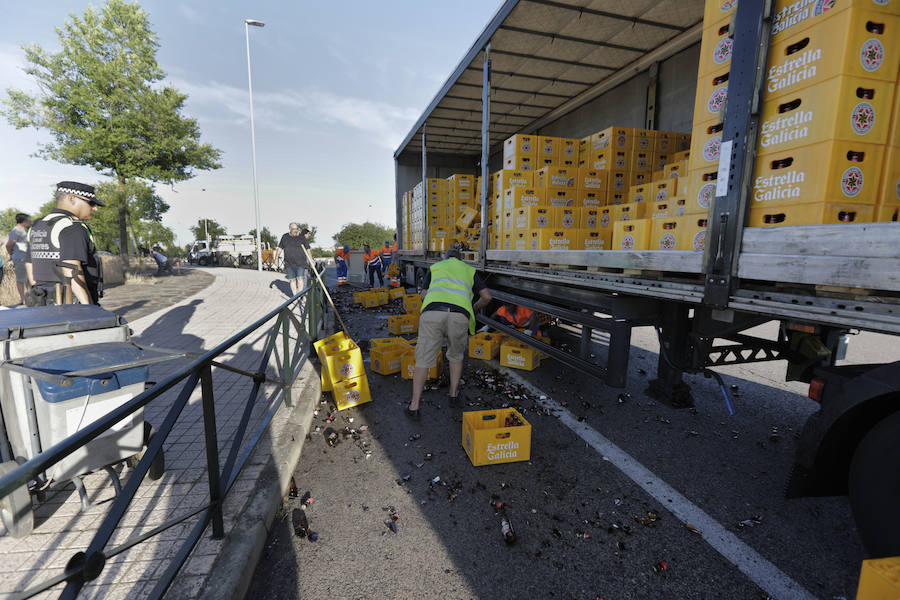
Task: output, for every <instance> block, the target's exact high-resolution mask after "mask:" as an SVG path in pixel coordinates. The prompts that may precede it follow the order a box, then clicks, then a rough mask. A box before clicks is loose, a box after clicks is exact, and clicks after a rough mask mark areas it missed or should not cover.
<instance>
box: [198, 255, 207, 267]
mask: <svg viewBox="0 0 900 600" xmlns="http://www.w3.org/2000/svg"><path fill="white" fill-rule="evenodd" d="M197 264H198V265H200V266H201V267H205V266H206V265H208V264H209V257H208V256H201V257H200V258H198V259H197Z"/></svg>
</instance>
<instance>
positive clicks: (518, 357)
mask: <svg viewBox="0 0 900 600" xmlns="http://www.w3.org/2000/svg"><path fill="white" fill-rule="evenodd" d="M500 364H501V365H503V366H504V367H511V368H513V369H522V370H523V371H534V370H535V369H536V368H537V367H539V366H540V364H541V353H540V352H538V351H537V350H535V349H534V348H532V347H531V346H529V345H527V344H523V343H521V342H517V341H515V340H506V341H504V342H503V344H502V345H501V346H500Z"/></svg>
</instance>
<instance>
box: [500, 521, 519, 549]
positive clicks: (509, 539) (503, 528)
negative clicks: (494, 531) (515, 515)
mask: <svg viewBox="0 0 900 600" xmlns="http://www.w3.org/2000/svg"><path fill="white" fill-rule="evenodd" d="M500 533H502V534H503V539H504V540H506V543H507V544H509V545H512V544H515V543H516V534H515V532H514V531H513V530H512V525H511V524H510V523H509V519H508V518H506V517H503V519H502V520H501V521H500Z"/></svg>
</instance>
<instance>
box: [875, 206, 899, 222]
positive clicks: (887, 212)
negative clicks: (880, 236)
mask: <svg viewBox="0 0 900 600" xmlns="http://www.w3.org/2000/svg"><path fill="white" fill-rule="evenodd" d="M873 221H877V222H879V223H896V222H897V221H900V205H891V204H883V205H879V206H876V207H875V218H874V219H873Z"/></svg>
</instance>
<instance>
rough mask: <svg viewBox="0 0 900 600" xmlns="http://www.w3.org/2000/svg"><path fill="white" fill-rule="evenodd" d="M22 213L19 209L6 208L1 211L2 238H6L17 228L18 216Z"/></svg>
mask: <svg viewBox="0 0 900 600" xmlns="http://www.w3.org/2000/svg"><path fill="white" fill-rule="evenodd" d="M20 212H25V211H23V210H19V209H18V208H5V209H3V210H0V236H3V237H6V235H7V234H8V233H9V230H10V229H12V228H13V227H15V226H16V215H17V214H19V213H20Z"/></svg>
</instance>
